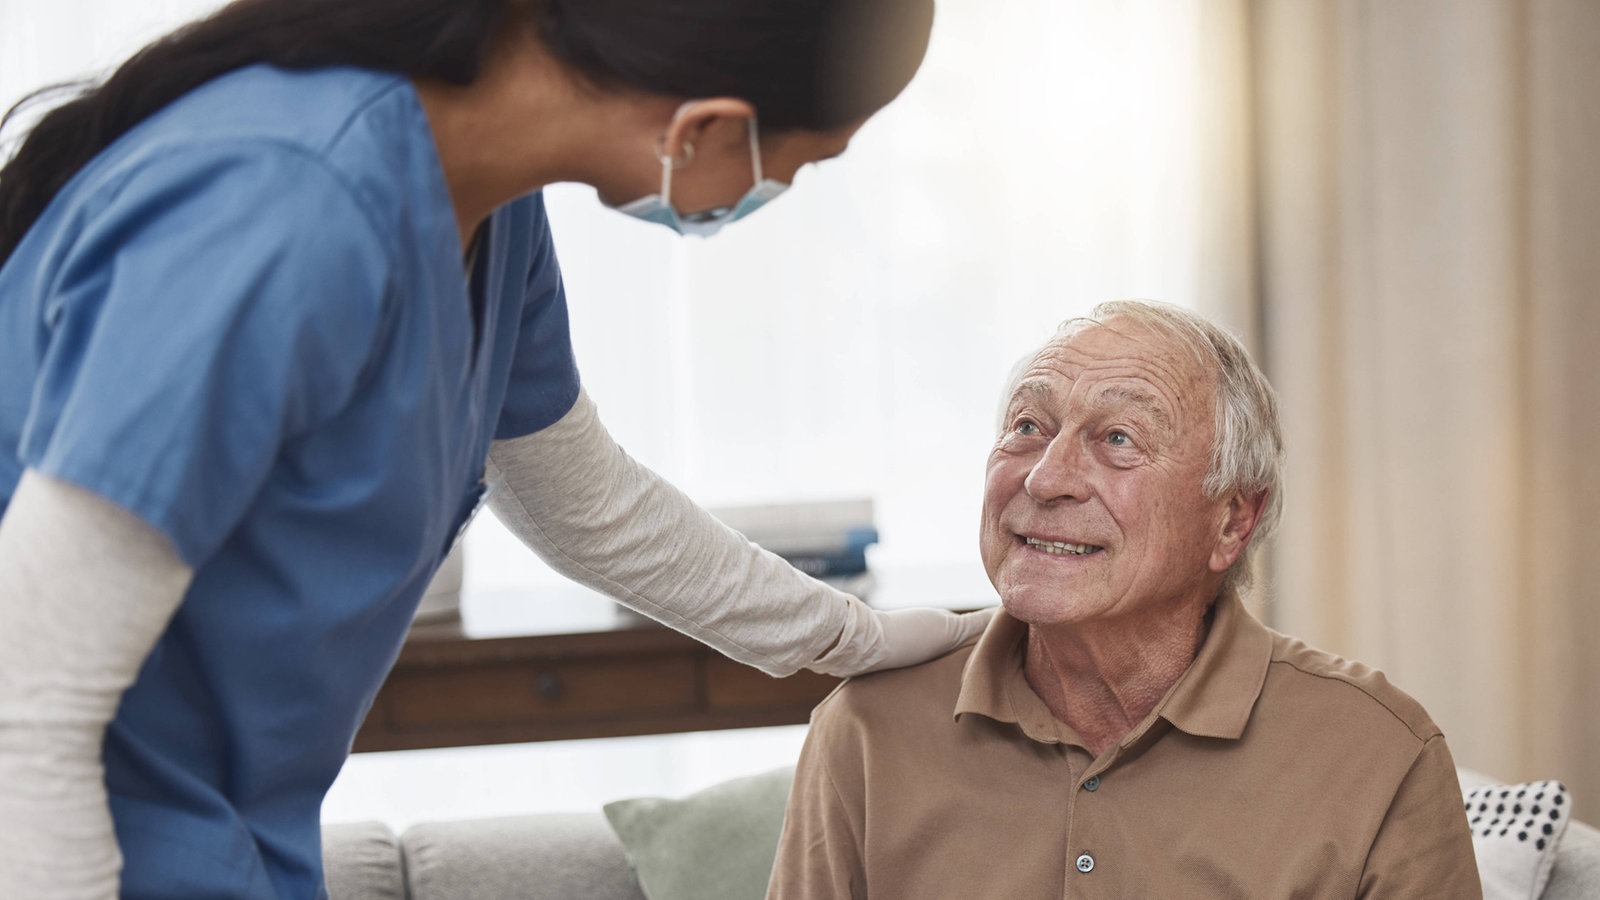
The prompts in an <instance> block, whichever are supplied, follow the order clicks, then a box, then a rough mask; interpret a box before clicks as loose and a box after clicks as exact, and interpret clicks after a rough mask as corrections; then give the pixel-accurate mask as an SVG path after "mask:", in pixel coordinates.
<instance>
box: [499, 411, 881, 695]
mask: <svg viewBox="0 0 1600 900" xmlns="http://www.w3.org/2000/svg"><path fill="white" fill-rule="evenodd" d="M488 475H489V489H490V494H489V503H490V506H491V508H493V509H494V511H495V514H496V515H497V516H498V517H499V518H500V520H501V521H502V522H504V523H505V524H506V526H507V527H508V528H510V529H511V530H512V531H513V532H515V533H516V535H517V536H518V537H520V538H521V539H522V540H523V542H524V543H526V544H528V546H530V547H531V548H533V550H534V551H535V552H536V553H538V554H539V555H540V556H541V557H542V558H544V560H545V561H546V562H548V563H549V564H550V565H551V566H552V567H553V568H555V569H556V570H557V571H558V572H560V573H561V574H563V575H565V576H567V577H568V578H571V579H573V580H574V581H577V582H579V583H581V584H585V585H588V586H589V587H592V588H594V589H595V590H598V591H600V592H602V593H605V594H607V595H609V596H611V597H613V598H615V599H616V600H617V601H618V602H619V603H622V604H623V605H625V606H627V607H629V608H631V609H635V610H637V611H639V612H641V613H644V614H645V615H647V616H650V617H651V618H653V619H656V620H658V621H660V622H662V623H664V624H666V625H669V626H671V627H673V628H676V629H677V630H679V631H682V632H684V633H686V634H688V635H690V636H691V637H694V638H696V639H698V640H700V641H703V642H704V643H706V644H709V645H711V646H712V647H715V648H716V649H717V650H720V651H721V652H723V653H725V654H727V655H728V656H730V657H732V658H734V659H737V660H739V661H740V662H744V663H749V664H750V665H753V666H757V667H759V668H761V669H764V670H766V671H768V672H771V673H773V674H781V675H787V674H790V673H792V672H794V671H795V670H797V669H799V668H801V667H803V666H806V665H808V664H810V663H812V662H813V661H815V660H816V658H817V657H818V656H819V655H821V654H822V652H823V651H824V650H826V649H828V646H829V645H830V644H831V643H833V641H834V640H835V638H837V637H838V636H839V635H840V633H841V632H842V631H844V630H845V629H846V628H847V627H857V626H858V624H860V623H858V622H857V621H856V620H857V617H856V616H855V615H854V610H853V609H852V604H855V605H857V606H859V605H860V601H857V600H855V599H854V598H853V597H850V596H849V595H848V594H844V593H841V592H839V591H836V590H834V589H832V588H830V587H828V586H827V585H825V584H823V583H822V582H820V581H817V580H815V579H813V578H808V577H806V576H805V575H803V574H801V573H800V572H798V571H796V570H795V569H794V567H792V566H790V565H789V564H788V563H787V562H785V561H784V560H783V559H781V558H779V557H777V556H774V555H773V554H771V553H768V552H766V551H764V550H762V549H760V548H759V547H757V546H755V545H754V544H751V543H750V542H749V541H748V540H746V539H745V538H744V537H743V536H742V535H740V534H739V533H738V532H736V531H734V530H732V529H731V528H728V527H727V526H726V525H723V524H722V523H721V522H719V521H718V520H717V519H716V518H714V517H713V516H712V515H711V514H709V513H707V512H706V511H705V510H703V509H701V508H700V507H699V506H697V505H696V504H695V503H694V502H693V501H692V500H690V499H689V498H688V497H687V496H686V495H684V494H683V492H681V491H679V490H678V489H677V488H675V487H673V486H672V485H671V484H668V483H667V482H666V480H664V479H662V478H661V477H660V476H658V475H656V474H655V473H654V472H652V471H651V470H649V469H647V468H646V467H644V466H643V465H641V464H640V463H639V462H637V461H635V460H634V459H633V458H632V457H630V456H628V455H627V454H626V453H624V452H623V450H622V448H621V447H618V446H617V444H616V442H615V441H613V440H612V439H611V435H610V434H609V433H608V432H607V431H606V429H605V426H604V425H602V424H601V423H600V419H599V417H598V416H597V415H596V413H595V408H594V404H593V403H592V402H591V401H590V400H589V397H588V395H587V394H584V393H580V394H579V396H578V401H577V403H575V404H574V405H573V408H572V410H571V411H570V412H568V413H567V414H566V415H565V416H564V417H562V419H561V420H560V421H558V422H557V423H556V424H554V425H552V426H550V427H549V428H546V429H544V430H543V431H539V432H537V433H535V434H531V435H527V436H525V437H520V438H515V439H513V440H510V441H500V442H497V443H496V444H495V445H494V448H493V450H492V451H491V452H490V454H489V473H488ZM864 627H869V628H870V627H874V626H873V623H872V622H871V620H870V617H868V618H867V619H866V621H865V623H864Z"/></svg>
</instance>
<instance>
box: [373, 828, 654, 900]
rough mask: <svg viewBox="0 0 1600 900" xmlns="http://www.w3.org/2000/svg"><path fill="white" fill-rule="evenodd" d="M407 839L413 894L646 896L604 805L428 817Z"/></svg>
mask: <svg viewBox="0 0 1600 900" xmlns="http://www.w3.org/2000/svg"><path fill="white" fill-rule="evenodd" d="M400 843H401V846H402V848H403V850H404V852H405V859H406V880H407V883H408V886H409V887H410V889H411V895H410V896H411V900H460V898H462V897H472V898H475V900H645V898H644V895H643V894H641V893H640V892H639V888H638V885H637V884H636V883H635V881H634V878H633V873H632V871H631V870H630V869H629V868H628V859H627V857H626V856H625V855H624V854H623V851H622V845H621V844H620V843H618V841H617V836H616V834H615V833H613V832H612V830H611V826H610V825H608V824H606V820H605V817H604V816H602V815H601V814H600V813H598V812H593V813H547V814H543V815H533V816H510V817H505V818H495V819H473V820H468V821H464V822H428V823H423V824H420V825H414V826H412V827H411V828H409V829H407V830H406V832H405V834H404V835H402V836H401V838H400Z"/></svg>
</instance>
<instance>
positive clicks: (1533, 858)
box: [1466, 781, 1572, 900]
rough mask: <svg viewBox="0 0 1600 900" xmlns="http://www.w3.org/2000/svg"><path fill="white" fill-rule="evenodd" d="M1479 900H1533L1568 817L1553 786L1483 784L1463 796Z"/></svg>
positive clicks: (1564, 797)
mask: <svg viewBox="0 0 1600 900" xmlns="http://www.w3.org/2000/svg"><path fill="white" fill-rule="evenodd" d="M1466 806H1467V823H1468V824H1470V825H1471V826H1472V849H1473V850H1474V851H1475V852H1476V853H1477V855H1478V875H1479V876H1480V877H1481V878H1482V880H1483V900H1512V898H1516V900H1537V898H1538V897H1539V895H1540V894H1542V893H1544V886H1545V882H1547V881H1549V880H1550V867H1551V866H1552V865H1554V864H1555V859H1556V845H1557V844H1558V843H1560V841H1561V833H1562V832H1563V831H1565V830H1566V827H1567V820H1568V819H1570V818H1571V817H1572V797H1571V796H1570V795H1569V794H1568V793H1567V788H1566V786H1565V785H1563V784H1562V783H1561V782H1559V781H1534V782H1529V783H1527V784H1489V785H1484V786H1483V787H1480V788H1476V789H1474V790H1471V791H1468V792H1467V793H1466Z"/></svg>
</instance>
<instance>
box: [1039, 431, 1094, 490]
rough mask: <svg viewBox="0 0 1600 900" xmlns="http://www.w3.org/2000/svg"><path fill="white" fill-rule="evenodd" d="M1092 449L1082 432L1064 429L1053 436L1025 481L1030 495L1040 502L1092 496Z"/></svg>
mask: <svg viewBox="0 0 1600 900" xmlns="http://www.w3.org/2000/svg"><path fill="white" fill-rule="evenodd" d="M1087 455H1088V448H1086V447H1084V446H1083V441H1082V440H1081V439H1080V438H1079V436H1078V435H1076V434H1072V433H1069V432H1063V433H1061V434H1058V435H1056V436H1055V437H1054V438H1053V439H1051V441H1050V443H1049V445H1048V446H1046V447H1045V449H1044V453H1043V454H1041V455H1040V456H1039V458H1038V460H1036V461H1035V462H1034V464H1033V468H1032V469H1031V470H1030V471H1029V472H1028V477H1027V479H1026V480H1025V481H1024V482H1023V487H1024V489H1026V490H1027V492H1028V496H1030V497H1032V498H1033V499H1035V500H1037V501H1039V502H1040V503H1049V502H1051V501H1052V500H1061V499H1065V498H1073V499H1080V500H1081V499H1083V498H1084V497H1086V496H1088V492H1089V486H1088V480H1087V475H1088V472H1089V460H1088V458H1087Z"/></svg>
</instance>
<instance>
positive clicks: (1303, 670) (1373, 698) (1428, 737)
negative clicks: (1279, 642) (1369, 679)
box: [1270, 658, 1444, 744]
mask: <svg viewBox="0 0 1600 900" xmlns="http://www.w3.org/2000/svg"><path fill="white" fill-rule="evenodd" d="M1270 665H1285V666H1288V667H1289V668H1291V669H1293V670H1295V671H1296V672H1299V673H1301V674H1303V675H1309V676H1311V677H1312V678H1320V679H1322V680H1324V681H1332V682H1337V683H1339V684H1342V685H1345V686H1347V687H1350V688H1353V689H1355V690H1358V691H1360V692H1361V693H1363V694H1365V695H1367V697H1368V699H1370V700H1371V701H1372V702H1374V703H1376V704H1378V706H1380V707H1382V708H1383V711H1384V712H1386V713H1388V714H1389V715H1391V716H1393V717H1394V719H1395V721H1397V722H1399V723H1400V724H1401V725H1404V726H1405V729H1406V730H1407V731H1409V732H1411V736H1412V737H1414V738H1416V739H1417V740H1418V741H1420V742H1421V743H1424V744H1426V743H1427V742H1428V741H1430V740H1432V739H1433V738H1435V737H1441V736H1443V734H1444V732H1443V731H1441V730H1439V726H1438V723H1436V722H1432V719H1431V718H1430V719H1429V722H1430V723H1431V724H1433V728H1434V730H1433V731H1431V732H1428V733H1427V734H1422V733H1420V732H1418V731H1417V729H1416V728H1413V727H1412V726H1411V723H1410V722H1407V721H1406V720H1405V719H1404V718H1403V717H1402V716H1401V715H1400V714H1399V713H1397V712H1395V711H1394V709H1393V708H1391V707H1390V706H1389V704H1388V703H1385V702H1384V701H1383V699H1382V698H1381V697H1378V696H1377V695H1376V694H1374V693H1372V692H1371V691H1369V690H1367V689H1366V688H1365V687H1363V686H1362V685H1360V684H1358V683H1356V682H1354V681H1352V680H1350V679H1348V678H1342V677H1340V676H1338V675H1330V674H1328V673H1326V672H1313V671H1311V670H1309V669H1306V668H1304V667H1303V666H1298V665H1296V664H1295V663H1293V662H1292V661H1290V660H1287V659H1277V658H1274V659H1273V660H1272V661H1271V663H1270Z"/></svg>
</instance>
